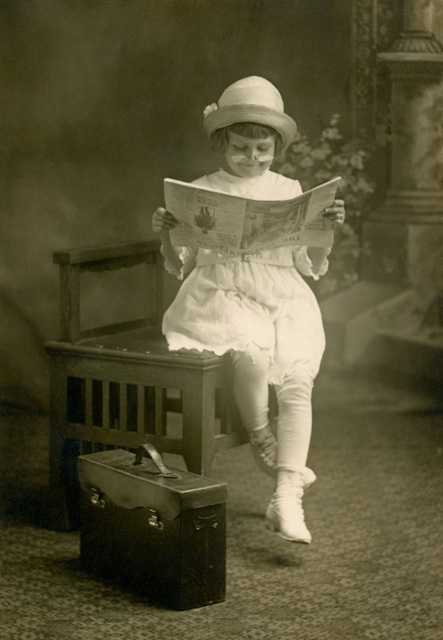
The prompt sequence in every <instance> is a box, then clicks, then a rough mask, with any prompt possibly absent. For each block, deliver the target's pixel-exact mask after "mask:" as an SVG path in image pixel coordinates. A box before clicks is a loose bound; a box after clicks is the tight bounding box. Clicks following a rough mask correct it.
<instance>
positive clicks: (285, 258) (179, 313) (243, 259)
mask: <svg viewBox="0 0 443 640" xmlns="http://www.w3.org/2000/svg"><path fill="white" fill-rule="evenodd" d="M203 125H204V128H205V130H206V132H207V135H208V136H209V138H210V140H211V144H212V147H213V148H214V149H215V150H216V151H217V152H219V153H220V155H221V158H222V168H220V170H219V171H216V172H215V173H212V174H210V175H206V176H203V177H202V178H199V179H198V180H196V181H195V182H194V184H196V185H201V186H202V187H207V188H210V189H213V190H215V191H223V192H225V193H231V194H234V195H239V196H244V197H248V198H254V199H257V200H285V199H288V198H292V197H294V196H296V195H299V194H300V193H301V187H300V184H299V182H298V181H294V180H291V179H289V178H286V177H284V176H281V175H279V174H277V173H274V172H272V171H270V166H271V164H272V161H273V159H274V156H276V155H277V154H279V153H280V151H281V150H282V149H283V148H285V147H287V146H288V145H289V144H290V143H291V141H292V140H293V138H294V136H295V133H296V130H297V127H296V124H295V122H294V120H292V118H290V117H289V116H288V115H286V114H285V113H284V107H283V101H282V98H281V95H280V93H279V92H278V90H277V89H276V88H275V87H274V85H272V84H271V83H270V82H268V81H267V80H265V79H264V78H259V77H256V76H253V77H249V78H244V79H242V80H239V81H238V82H235V83H234V84H232V85H230V86H229V87H228V88H227V89H226V90H225V91H224V92H223V94H222V96H221V97H220V100H219V102H218V105H217V104H212V105H210V106H208V107H206V109H205V110H204V119H203ZM323 215H324V216H325V217H327V218H329V220H332V221H337V222H340V223H342V222H343V221H344V216H345V213H344V203H343V201H342V200H335V201H334V203H333V206H331V207H330V208H329V209H326V210H325V212H324V214H323ZM176 224H177V222H176V220H175V219H174V218H173V216H172V215H171V214H169V213H168V212H167V211H166V210H165V209H163V208H159V209H157V210H156V211H155V212H154V214H153V229H154V231H155V232H156V233H159V234H160V236H161V240H162V253H163V255H164V257H165V266H166V269H167V270H168V271H169V272H171V273H173V274H175V275H176V276H177V277H178V278H179V279H184V277H185V276H187V278H186V280H185V281H184V283H183V284H182V286H181V288H180V290H179V292H178V294H177V297H176V299H175V300H174V302H173V303H172V305H171V306H170V307H169V309H168V310H167V311H166V313H165V315H164V319H163V333H164V334H165V336H166V339H167V341H168V344H169V348H170V349H171V350H178V349H198V350H204V349H206V350H210V351H213V352H214V353H216V354H219V355H221V354H224V353H230V354H231V357H232V362H233V370H234V374H233V375H234V389H235V395H236V401H237V404H238V406H239V410H240V415H241V417H242V420H243V423H244V426H245V428H246V429H247V431H248V434H249V439H250V443H251V447H252V449H253V452H254V454H255V457H256V458H257V459H258V460H259V461H260V462H261V464H262V465H263V466H264V467H265V468H266V469H267V470H268V471H269V472H270V474H274V475H276V487H275V492H274V494H273V496H272V499H271V502H270V504H269V505H268V508H267V511H266V522H267V525H268V527H269V528H270V529H272V530H274V531H277V532H279V535H280V536H281V537H282V538H284V539H286V540H290V541H293V542H304V543H307V544H309V543H310V542H311V534H310V533H309V531H308V529H307V527H306V524H305V519H304V513H303V507H302V497H303V490H304V489H305V488H306V487H307V486H308V485H309V484H311V483H312V482H313V481H314V480H315V475H314V473H313V472H312V471H311V470H310V469H307V468H306V460H307V456H308V449H309V444H310V437H311V423H312V410H311V391H312V385H313V380H314V378H315V376H316V374H317V372H318V369H319V366H320V361H321V358H322V354H323V350H324V332H323V326H322V320H321V316H320V310H319V307H318V304H317V301H316V298H315V296H314V294H313V293H312V291H311V289H310V288H309V286H308V285H307V284H306V283H305V281H304V280H303V278H302V276H301V275H300V274H303V275H304V276H312V277H313V278H314V279H318V278H319V276H321V275H323V274H324V273H325V272H326V270H327V268H328V260H327V255H328V253H329V251H328V250H326V249H323V248H314V247H282V248H278V249H272V250H266V251H260V252H258V253H250V254H246V255H241V256H240V255H237V256H228V255H224V254H221V253H218V252H216V251H213V250H208V249H201V248H200V249H198V250H197V249H195V248H189V247H182V248H178V247H173V246H172V244H171V241H170V237H169V230H170V229H172V228H173V227H174V226H175V225H176ZM269 384H271V385H273V386H274V387H275V390H276V396H277V401H278V409H279V411H278V424H277V439H275V438H274V435H273V433H272V431H271V429H270V426H269V422H268V385H269Z"/></svg>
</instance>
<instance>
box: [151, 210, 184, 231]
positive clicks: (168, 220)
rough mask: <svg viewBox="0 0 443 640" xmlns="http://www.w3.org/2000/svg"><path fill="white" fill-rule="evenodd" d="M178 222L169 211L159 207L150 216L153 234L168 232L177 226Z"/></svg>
mask: <svg viewBox="0 0 443 640" xmlns="http://www.w3.org/2000/svg"><path fill="white" fill-rule="evenodd" d="M177 224H178V222H177V220H176V219H175V218H174V216H173V215H172V214H170V213H169V211H166V209H163V207H159V208H158V209H156V210H155V211H154V213H153V214H152V229H153V231H154V233H163V232H165V231H166V232H168V231H170V229H173V228H174V227H175V226H177Z"/></svg>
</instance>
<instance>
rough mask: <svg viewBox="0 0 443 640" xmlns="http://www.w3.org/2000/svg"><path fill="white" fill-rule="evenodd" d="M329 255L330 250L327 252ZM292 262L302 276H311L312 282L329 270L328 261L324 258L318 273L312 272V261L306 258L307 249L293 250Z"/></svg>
mask: <svg viewBox="0 0 443 640" xmlns="http://www.w3.org/2000/svg"><path fill="white" fill-rule="evenodd" d="M330 253H331V249H330V248H329V250H328V255H329V254H330ZM294 261H295V266H296V268H297V269H298V270H299V271H300V273H302V274H303V275H304V276H311V277H312V278H314V280H318V279H319V278H320V277H321V276H324V275H325V273H326V272H327V270H328V268H329V260H328V258H327V257H326V258H325V259H324V260H323V263H322V264H321V266H320V270H319V272H318V273H314V272H313V271H312V260H311V258H310V257H309V256H308V247H300V248H297V249H295V250H294Z"/></svg>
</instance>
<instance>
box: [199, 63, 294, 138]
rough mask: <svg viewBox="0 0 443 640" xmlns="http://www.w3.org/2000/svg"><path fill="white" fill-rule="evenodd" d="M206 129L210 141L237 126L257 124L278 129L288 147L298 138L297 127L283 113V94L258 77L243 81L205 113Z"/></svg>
mask: <svg viewBox="0 0 443 640" xmlns="http://www.w3.org/2000/svg"><path fill="white" fill-rule="evenodd" d="M203 115H204V119H203V126H204V128H205V130H206V133H207V134H208V136H209V137H210V136H211V135H212V134H213V133H214V131H216V130H217V129H221V128H222V127H227V126H228V125H230V124H234V123H235V122H255V123H257V124H264V125H268V126H269V127H273V128H274V129H276V130H277V131H278V132H279V133H280V134H281V136H282V138H283V146H284V147H287V146H288V145H289V144H290V143H291V142H292V140H293V139H294V137H295V134H296V132H297V125H296V124H295V122H294V120H293V119H292V118H290V117H289V116H288V115H286V113H285V112H284V104H283V100H282V97H281V95H280V92H279V91H278V89H277V88H276V87H274V85H273V84H272V83H271V82H269V81H268V80H265V79H264V78H260V77H258V76H250V77H249V78H243V79H242V80H238V81H237V82H234V84H231V85H230V86H229V87H228V88H227V89H225V90H224V91H223V93H222V95H221V96H220V99H219V101H218V105H217V104H215V103H213V104H211V105H209V106H207V107H206V109H205V110H204V112H203Z"/></svg>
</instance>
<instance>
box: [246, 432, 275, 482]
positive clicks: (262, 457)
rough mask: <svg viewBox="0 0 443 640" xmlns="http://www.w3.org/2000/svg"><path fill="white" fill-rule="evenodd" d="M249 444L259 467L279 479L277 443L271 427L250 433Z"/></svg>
mask: <svg viewBox="0 0 443 640" xmlns="http://www.w3.org/2000/svg"><path fill="white" fill-rule="evenodd" d="M249 444H250V446H251V451H252V455H253V456H254V460H255V462H256V464H257V466H258V467H259V468H260V469H261V470H262V471H264V472H265V473H267V474H268V475H270V476H271V477H273V478H276V477H277V441H276V439H275V438H274V434H273V433H272V431H271V429H270V428H269V425H268V426H267V427H264V428H263V429H258V430H257V431H251V432H250V433H249Z"/></svg>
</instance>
